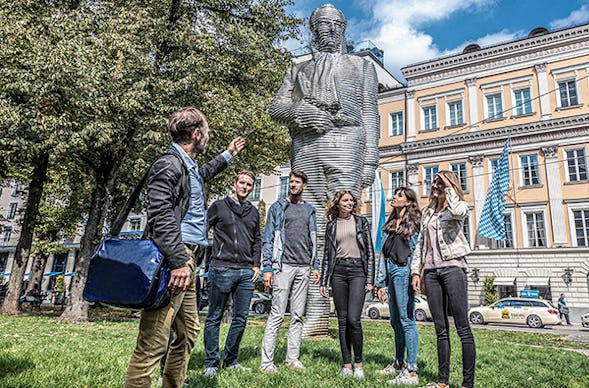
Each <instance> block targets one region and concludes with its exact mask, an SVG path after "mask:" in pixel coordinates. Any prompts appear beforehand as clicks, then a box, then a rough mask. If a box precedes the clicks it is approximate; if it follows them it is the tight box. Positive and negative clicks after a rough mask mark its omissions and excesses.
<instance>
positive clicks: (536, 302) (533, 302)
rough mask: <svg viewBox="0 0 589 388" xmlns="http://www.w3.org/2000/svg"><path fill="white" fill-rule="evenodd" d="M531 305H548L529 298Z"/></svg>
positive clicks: (544, 306)
mask: <svg viewBox="0 0 589 388" xmlns="http://www.w3.org/2000/svg"><path fill="white" fill-rule="evenodd" d="M530 303H531V305H532V306H534V307H543V308H548V306H546V304H545V303H544V302H541V301H539V300H531V301H530Z"/></svg>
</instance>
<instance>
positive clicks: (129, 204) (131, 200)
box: [108, 149, 184, 237]
mask: <svg viewBox="0 0 589 388" xmlns="http://www.w3.org/2000/svg"><path fill="white" fill-rule="evenodd" d="M164 155H174V156H176V157H178V158H180V161H181V162H182V163H184V161H183V160H182V159H181V158H182V156H181V155H180V154H178V152H177V151H173V150H172V149H170V150H168V151H166V152H164V153H163V154H161V155H160V156H158V157H157V158H156V159H155V160H154V161H153V163H152V164H151V166H149V168H148V169H147V171H146V172H145V174H144V175H143V177H142V178H141V180H140V181H139V182H138V183H137V184H136V185H135V187H134V188H133V191H131V193H130V194H129V196H128V197H127V201H125V204H124V205H123V207H122V208H121V211H120V212H119V214H118V215H117V217H116V218H115V220H114V221H113V223H112V226H111V227H110V230H109V232H108V235H109V236H110V237H116V236H118V235H119V233H121V229H123V225H125V222H127V217H128V216H129V213H130V212H131V209H133V206H134V205H135V202H137V199H138V198H139V195H140V194H141V190H142V189H143V186H144V185H145V182H146V181H147V175H148V174H149V170H151V167H152V166H153V164H154V163H155V162H156V161H157V160H158V159H159V158H161V157H162V156H164Z"/></svg>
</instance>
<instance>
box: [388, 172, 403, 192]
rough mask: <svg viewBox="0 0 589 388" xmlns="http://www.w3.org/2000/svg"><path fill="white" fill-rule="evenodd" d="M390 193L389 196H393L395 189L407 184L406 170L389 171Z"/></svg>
mask: <svg viewBox="0 0 589 388" xmlns="http://www.w3.org/2000/svg"><path fill="white" fill-rule="evenodd" d="M389 174H390V175H389V195H388V198H389V199H391V198H393V195H394V194H395V190H397V188H399V187H403V186H405V171H403V170H393V171H390V172H389Z"/></svg>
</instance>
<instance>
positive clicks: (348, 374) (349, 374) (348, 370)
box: [342, 368, 354, 377]
mask: <svg viewBox="0 0 589 388" xmlns="http://www.w3.org/2000/svg"><path fill="white" fill-rule="evenodd" d="M342 376H344V377H352V376H354V372H352V368H342Z"/></svg>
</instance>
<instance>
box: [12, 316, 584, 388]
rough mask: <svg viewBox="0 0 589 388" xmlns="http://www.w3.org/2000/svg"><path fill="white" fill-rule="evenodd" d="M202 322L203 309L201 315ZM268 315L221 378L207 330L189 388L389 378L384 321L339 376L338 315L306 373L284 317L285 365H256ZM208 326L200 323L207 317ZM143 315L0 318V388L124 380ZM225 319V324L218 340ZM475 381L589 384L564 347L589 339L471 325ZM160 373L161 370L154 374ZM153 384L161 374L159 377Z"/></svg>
mask: <svg viewBox="0 0 589 388" xmlns="http://www.w3.org/2000/svg"><path fill="white" fill-rule="evenodd" d="M201 321H204V317H201ZM264 324H265V319H264V318H263V317H252V318H250V321H249V322H248V328H247V330H246V332H245V335H244V338H243V342H242V346H241V351H240V357H239V359H240V362H241V363H242V364H243V365H244V366H246V367H250V368H252V370H253V371H252V372H249V373H247V372H246V373H244V372H242V373H239V372H235V371H224V370H222V371H221V372H220V373H219V375H218V378H217V379H216V380H215V381H209V380H207V379H205V378H204V377H203V376H202V372H203V369H204V363H203V359H204V353H203V345H202V334H201V337H199V340H198V341H197V344H196V347H195V349H194V351H193V353H192V357H191V359H190V363H189V370H188V378H187V386H188V387H195V388H196V387H243V388H245V387H256V386H257V387H313V388H321V387H326V388H327V387H377V386H383V385H384V384H386V381H387V380H389V379H390V377H389V378H387V377H382V376H377V375H376V374H375V371H376V370H377V369H380V368H382V367H383V366H385V365H386V364H388V363H389V362H391V361H392V357H393V355H394V339H393V332H392V330H391V328H390V326H389V325H388V323H386V322H364V323H363V326H364V337H365V341H364V364H365V365H364V370H365V374H366V380H365V381H363V382H360V381H356V380H353V379H350V378H344V377H340V376H339V372H340V368H341V358H340V352H339V342H338V340H337V323H336V321H331V322H330V331H329V337H328V338H322V339H313V340H305V341H303V345H302V348H301V362H302V363H303V364H304V365H305V366H307V368H308V370H307V371H305V372H296V371H293V370H289V369H287V368H286V366H285V365H284V357H285V353H286V338H285V336H284V334H285V333H286V324H287V322H285V324H284V325H283V329H282V331H281V332H280V335H279V342H278V345H277V352H276V358H275V361H276V365H277V366H278V369H279V371H280V373H278V374H277V375H272V376H269V375H264V374H262V373H259V372H258V367H259V362H260V352H261V349H260V345H261V341H262V336H263V333H264ZM203 326H204V325H203ZM137 330H138V321H137V320H130V321H109V320H106V319H104V320H96V321H93V322H90V323H87V324H80V325H71V324H64V323H59V324H58V323H56V322H55V319H54V318H52V317H40V316H21V317H11V316H0V387H35V388H37V387H120V386H122V383H123V378H124V374H125V370H126V367H127V362H128V361H129V357H130V355H131V352H132V350H133V346H134V345H135V339H136V336H137ZM227 330H228V325H222V327H221V346H222V345H223V342H224V338H225V335H226V334H227ZM474 333H475V338H476V343H477V383H476V386H477V387H567V388H569V387H572V388H577V387H578V388H581V387H587V386H588V385H587V382H588V381H589V357H587V356H585V355H582V354H578V353H575V352H573V351H570V350H568V349H589V345H588V344H586V343H577V342H572V341H564V340H563V339H562V338H560V337H559V336H556V335H550V334H529V333H513V332H503V331H489V330H475V331H474ZM419 334H420V340H419V345H420V348H419V357H418V366H419V376H420V382H421V383H423V385H425V384H426V383H428V382H430V381H434V380H435V379H436V376H437V356H436V354H437V353H436V340H435V334H434V331H433V327H431V326H421V325H420V326H419ZM452 349H453V350H454V353H453V354H452V364H451V375H450V376H451V377H450V383H451V386H452V387H459V386H460V384H461V373H462V371H461V358H460V357H461V356H460V341H459V340H458V337H457V336H456V333H455V332H452ZM156 377H157V376H156ZM154 382H155V379H154Z"/></svg>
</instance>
